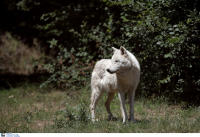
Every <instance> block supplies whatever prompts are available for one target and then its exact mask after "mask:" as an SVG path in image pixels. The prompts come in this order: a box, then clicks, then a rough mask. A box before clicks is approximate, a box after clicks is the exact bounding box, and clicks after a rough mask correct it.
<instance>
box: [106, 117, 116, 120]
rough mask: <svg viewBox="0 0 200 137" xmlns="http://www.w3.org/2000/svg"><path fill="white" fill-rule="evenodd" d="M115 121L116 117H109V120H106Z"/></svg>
mask: <svg viewBox="0 0 200 137" xmlns="http://www.w3.org/2000/svg"><path fill="white" fill-rule="evenodd" d="M116 120H117V118H116V117H109V118H108V121H116Z"/></svg>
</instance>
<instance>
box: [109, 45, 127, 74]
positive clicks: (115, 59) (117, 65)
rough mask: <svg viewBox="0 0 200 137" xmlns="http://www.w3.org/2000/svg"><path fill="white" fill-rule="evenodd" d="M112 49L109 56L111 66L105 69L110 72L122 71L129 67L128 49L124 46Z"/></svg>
mask: <svg viewBox="0 0 200 137" xmlns="http://www.w3.org/2000/svg"><path fill="white" fill-rule="evenodd" d="M112 49H113V52H114V54H113V56H112V58H111V66H110V67H109V68H107V69H106V70H107V71H108V72H109V73H110V74H113V73H123V72H124V71H126V70H127V69H128V68H130V67H131V62H130V61H129V56H128V51H127V50H126V49H125V48H124V47H122V46H121V47H120V49H116V48H114V47H112Z"/></svg>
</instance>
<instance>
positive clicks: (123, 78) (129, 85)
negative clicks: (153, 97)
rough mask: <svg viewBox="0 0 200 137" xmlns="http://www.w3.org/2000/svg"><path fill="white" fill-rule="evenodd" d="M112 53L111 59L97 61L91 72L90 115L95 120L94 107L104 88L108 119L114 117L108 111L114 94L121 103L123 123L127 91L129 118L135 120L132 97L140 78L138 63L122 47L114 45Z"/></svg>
mask: <svg viewBox="0 0 200 137" xmlns="http://www.w3.org/2000/svg"><path fill="white" fill-rule="evenodd" d="M112 48H113V51H114V54H113V56H112V59H111V60H110V59H102V60H100V61H98V62H97V63H96V65H95V67H94V71H93V72H92V80H91V88H92V95H91V105H90V108H91V115H92V121H95V107H96V105H97V103H98V101H99V99H100V97H101V96H102V94H103V91H104V90H106V91H107V93H108V98H107V101H106V103H105V106H106V110H107V112H108V116H109V117H108V119H109V120H112V119H115V118H114V117H113V115H112V113H111V111H110V103H111V101H112V99H113V98H114V96H115V94H116V93H118V97H119V100H120V103H121V110H122V116H123V123H125V122H126V121H127V112H126V108H125V97H124V96H125V93H128V96H129V104H130V120H131V121H133V122H136V121H135V119H134V98H135V89H136V88H137V85H138V83H139V79H140V65H139V63H138V61H137V59H136V58H135V56H134V55H133V54H132V53H130V52H129V51H127V50H126V49H125V48H124V47H120V49H116V48H114V47H112Z"/></svg>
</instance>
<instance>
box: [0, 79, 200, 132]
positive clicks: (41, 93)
mask: <svg viewBox="0 0 200 137" xmlns="http://www.w3.org/2000/svg"><path fill="white" fill-rule="evenodd" d="M90 93H91V90H90V88H89V87H84V88H82V89H80V90H73V89H71V90H68V91H60V90H56V89H53V88H52V87H49V88H42V89H40V88H38V85H31V84H26V83H25V84H23V86H21V87H17V88H11V89H9V90H6V89H4V90H1V91H0V106H1V107H0V132H1V133H2V132H6V133H9V132H12V133H21V132H28V133H31V132H34V133H44V132H45V133H63V132H64V133H66V132H67V133H69V132H70V133H85V132H87V133H88V132H89V133H141V132H142V133H177V132H178V133H185V132H187V133H188V132H192V133H193V132H200V127H199V125H200V108H199V107H188V108H185V107H184V106H185V105H186V103H179V104H176V105H169V103H168V102H167V101H166V100H165V99H163V98H155V97H153V98H150V99H146V98H136V101H135V108H134V110H135V118H136V120H137V121H138V122H137V123H130V122H129V123H126V124H125V125H123V124H122V116H121V110H120V107H119V106H120V105H119V100H118V97H117V96H116V97H115V98H114V100H113V101H112V103H111V111H112V112H113V115H114V116H115V117H117V121H107V112H106V109H105V107H104V103H105V100H106V94H104V95H103V97H102V98H101V100H100V101H99V103H98V105H97V109H96V118H98V120H99V121H98V122H95V123H92V122H91V120H90V110H89V105H90ZM126 107H127V110H129V109H128V102H127V101H126Z"/></svg>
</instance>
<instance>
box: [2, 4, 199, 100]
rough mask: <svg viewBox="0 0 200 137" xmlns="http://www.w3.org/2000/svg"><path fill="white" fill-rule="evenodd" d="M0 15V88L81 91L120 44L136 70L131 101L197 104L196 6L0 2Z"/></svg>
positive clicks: (197, 13) (197, 19)
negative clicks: (34, 85)
mask: <svg viewBox="0 0 200 137" xmlns="http://www.w3.org/2000/svg"><path fill="white" fill-rule="evenodd" d="M0 17H1V18H0V35H1V36H0V73H1V74H0V75H1V76H0V86H1V88H9V87H11V86H13V85H16V83H18V82H23V81H30V82H41V87H43V86H48V84H50V83H54V84H55V85H56V86H57V87H58V88H62V89H66V88H71V87H82V86H85V85H86V84H89V83H90V77H91V72H92V69H93V67H94V65H95V63H96V62H97V61H98V60H100V59H102V58H110V57H111V56H112V49H111V47H116V48H119V47H120V46H124V47H125V48H126V49H127V50H129V51H131V52H132V53H133V54H134V55H135V56H136V58H137V59H138V61H139V62H140V65H141V81H140V84H139V87H138V88H137V91H138V92H139V95H141V96H150V95H152V94H155V95H158V96H169V97H170V98H172V99H178V98H180V99H184V100H187V101H194V102H198V99H199V97H200V77H199V74H200V71H199V68H200V62H199V60H200V1H198V0H190V1H188V0H115V1H114V0H100V1H96V0H73V1H72V0H67V1H64V0H1V1H0ZM17 41H20V42H21V43H19V42H17ZM9 42H10V43H9ZM14 45H15V49H13V46H14ZM22 50H23V51H24V52H22ZM11 51H12V52H11ZM25 51H26V52H25ZM22 56H23V59H21V58H22ZM32 56H34V57H35V58H34V59H29V58H30V57H32ZM27 60H31V62H29V64H27V63H26V67H27V65H28V68H30V70H31V71H29V72H28V71H27V72H26V73H25V70H24V71H23V67H21V68H20V67H19V66H20V64H22V63H24V62H27ZM15 63H18V64H15ZM5 64H7V65H6V67H5ZM14 64H15V65H14ZM3 66H4V67H3ZM13 66H14V67H13ZM24 66H25V65H24ZM13 68H17V69H16V71H15V69H13ZM41 76H45V78H41Z"/></svg>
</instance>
